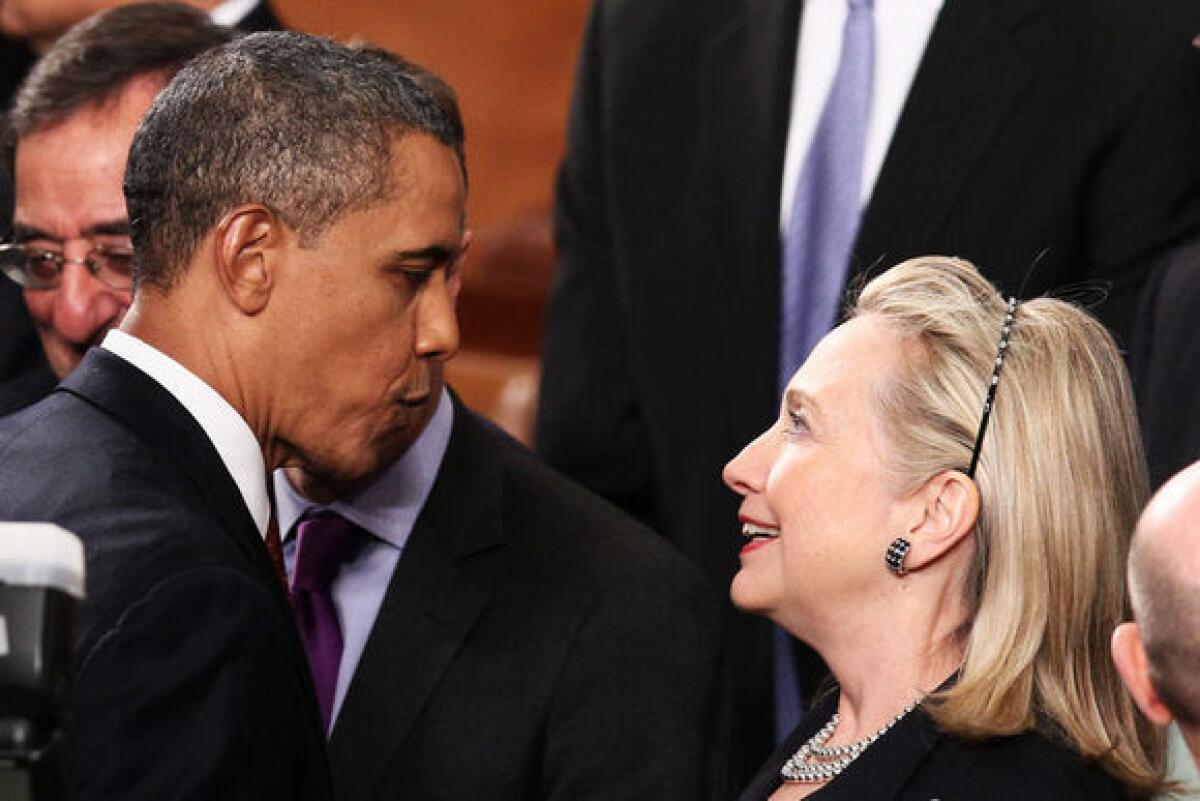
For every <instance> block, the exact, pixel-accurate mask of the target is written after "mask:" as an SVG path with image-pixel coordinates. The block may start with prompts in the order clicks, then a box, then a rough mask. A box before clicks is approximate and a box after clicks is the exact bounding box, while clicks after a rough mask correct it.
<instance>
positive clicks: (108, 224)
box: [83, 219, 129, 236]
mask: <svg viewBox="0 0 1200 801" xmlns="http://www.w3.org/2000/svg"><path fill="white" fill-rule="evenodd" d="M83 235H84V236H129V220H127V219H121V220H108V221H105V222H98V223H96V224H95V225H89V226H88V227H87V228H85V229H84V230H83Z"/></svg>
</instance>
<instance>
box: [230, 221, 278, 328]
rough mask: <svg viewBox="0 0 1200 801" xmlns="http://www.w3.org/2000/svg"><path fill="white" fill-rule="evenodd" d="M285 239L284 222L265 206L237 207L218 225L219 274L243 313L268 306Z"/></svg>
mask: <svg viewBox="0 0 1200 801" xmlns="http://www.w3.org/2000/svg"><path fill="white" fill-rule="evenodd" d="M285 239H286V237H284V235H283V224H282V222H281V221H280V220H279V218H278V217H277V216H275V213H274V212H272V211H271V210H270V209H268V208H267V207H266V206H260V205H256V204H251V205H245V206H238V207H237V208H236V209H233V210H232V211H230V212H229V213H227V214H226V215H225V216H224V217H222V218H221V221H220V222H219V223H218V224H217V227H216V235H215V241H214V243H213V246H214V251H215V257H216V258H215V261H216V268H217V273H218V277H219V279H220V282H221V286H222V287H223V288H224V290H225V293H226V294H227V295H228V296H229V298H230V300H232V301H233V304H234V305H235V306H236V307H237V308H239V309H240V310H241V311H242V313H243V314H246V315H251V316H252V315H255V314H258V313H259V312H261V311H262V310H263V309H265V308H266V306H267V301H268V300H269V299H270V297H271V290H272V289H273V288H274V286H275V281H276V279H277V276H276V270H277V268H278V265H279V260H280V257H281V252H282V245H283V243H284V241H285Z"/></svg>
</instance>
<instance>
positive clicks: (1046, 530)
mask: <svg viewBox="0 0 1200 801" xmlns="http://www.w3.org/2000/svg"><path fill="white" fill-rule="evenodd" d="M1005 311H1006V303H1005V302H1004V300H1003V299H1002V298H1001V296H1000V294H999V293H998V292H997V291H996V289H995V288H994V287H993V286H992V285H991V284H990V283H988V282H987V281H986V280H985V279H984V278H983V277H982V276H980V274H979V272H978V271H977V270H976V269H975V268H974V266H972V265H971V264H970V263H969V262H966V261H963V260H961V259H952V258H944V257H923V258H918V259H912V260H910V261H906V262H904V263H902V264H900V265H898V266H896V267H894V268H893V269H891V270H889V271H888V272H886V273H884V274H882V275H880V276H879V277H877V278H875V279H874V280H873V281H871V282H870V283H869V284H868V285H867V286H866V287H865V288H864V289H863V290H862V292H861V293H860V295H859V297H858V299H857V302H856V303H855V305H854V307H853V309H852V311H851V314H852V316H862V315H872V316H875V317H878V318H881V319H882V320H884V321H886V323H887V324H889V325H891V326H893V328H894V329H895V330H896V331H898V332H899V333H900V335H901V336H902V337H904V339H905V340H906V344H907V345H909V347H908V348H907V349H906V351H907V353H908V354H909V358H908V359H907V363H906V364H905V365H904V366H903V367H902V368H901V369H900V370H899V372H898V373H897V374H895V375H892V376H890V377H887V378H885V379H883V380H882V382H881V384H880V387H879V393H878V400H879V403H880V406H881V408H882V416H881V417H882V430H883V431H884V432H885V436H886V437H887V438H888V440H889V442H890V444H891V445H892V446H893V447H891V448H890V449H889V451H890V452H891V453H892V454H893V455H892V456H890V457H889V463H888V464H887V465H886V466H885V469H886V470H887V472H888V474H889V475H890V476H891V478H892V479H893V481H894V483H895V484H896V486H898V487H901V488H907V489H913V490H915V489H916V488H918V487H920V486H921V485H923V484H924V483H925V482H926V481H928V480H929V479H930V478H932V477H934V476H935V475H937V474H939V473H941V472H943V471H945V470H955V469H957V470H965V469H966V467H967V465H968V464H969V463H970V460H971V454H972V447H973V445H974V443H975V437H976V433H977V431H978V428H979V424H980V418H981V415H982V411H983V402H984V395H985V393H986V389H987V386H988V382H989V380H990V377H991V374H992V369H993V365H994V361H995V359H996V356H997V347H998V345H999V339H1000V330H1001V325H1002V321H1003V318H1004V315H1005ZM974 478H975V483H976V485H977V486H978V488H979V495H980V512H979V517H978V520H977V521H976V525H975V531H974V534H973V541H974V545H975V562H974V565H973V567H972V569H971V572H970V575H968V576H967V577H966V578H965V581H964V592H965V594H966V604H967V608H968V610H969V618H968V620H967V621H966V622H965V624H964V626H963V629H962V631H961V636H962V638H963V645H964V647H965V657H964V661H963V664H962V668H961V671H960V674H959V678H958V681H957V683H956V684H955V685H954V686H953V687H952V688H950V689H949V690H946V691H945V692H943V693H940V694H938V695H937V696H936V697H933V698H930V699H929V701H927V709H928V711H929V712H930V714H931V715H932V716H933V717H934V719H935V720H936V721H937V723H938V724H939V726H941V727H942V728H943V729H944V730H946V731H948V732H950V733H953V734H956V735H960V736H963V737H968V738H984V737H989V736H995V735H1011V734H1017V733H1020V732H1024V731H1029V730H1038V731H1040V732H1042V733H1043V734H1046V735H1048V736H1051V737H1053V738H1055V739H1057V740H1059V741H1060V742H1065V743H1066V744H1068V745H1070V746H1072V747H1073V748H1074V749H1075V750H1076V751H1077V752H1078V753H1080V754H1081V755H1083V756H1084V757H1085V758H1088V759H1093V760H1096V761H1097V762H1098V763H1099V764H1100V765H1101V766H1102V767H1103V768H1104V769H1105V770H1106V771H1107V772H1108V773H1109V774H1110V775H1112V776H1113V777H1115V778H1116V779H1117V780H1119V781H1120V782H1121V783H1122V784H1123V785H1124V786H1125V787H1126V789H1127V791H1128V792H1129V794H1130V795H1131V796H1133V797H1141V796H1149V795H1151V794H1153V793H1155V792H1157V791H1158V790H1159V789H1161V788H1162V787H1163V786H1164V785H1163V784H1162V779H1161V777H1162V760H1163V746H1162V741H1161V736H1160V735H1159V734H1158V733H1157V732H1156V731H1155V730H1154V729H1153V728H1152V727H1151V726H1150V725H1149V724H1148V723H1147V722H1146V721H1144V720H1143V719H1142V718H1141V717H1140V716H1139V715H1137V713H1136V712H1135V709H1134V707H1133V704H1132V703H1131V701H1130V700H1129V698H1128V696H1127V695H1126V693H1125V692H1124V688H1123V687H1122V685H1121V681H1120V679H1119V677H1118V675H1117V673H1116V669H1115V668H1114V666H1113V664H1112V662H1111V660H1110V658H1109V638H1110V636H1111V634H1112V630H1113V627H1114V626H1116V625H1117V624H1118V623H1119V622H1120V621H1122V620H1124V619H1127V618H1128V603H1129V602H1128V596H1127V592H1126V587H1125V570H1124V567H1125V558H1126V554H1127V552H1128V548H1129V538H1130V535H1131V532H1132V531H1133V528H1134V525H1135V523H1136V522H1137V518H1138V514H1139V511H1140V510H1141V508H1142V505H1143V504H1144V502H1145V500H1146V497H1147V495H1148V492H1149V488H1148V480H1147V476H1146V465H1145V458H1144V456H1143V453H1142V447H1141V441H1140V438H1139V435H1138V431H1137V418H1136V414H1135V407H1134V401H1133V393H1132V390H1131V388H1130V385H1129V378H1128V375H1127V373H1126V370H1125V366H1124V364H1123V362H1122V360H1121V356H1120V354H1119V353H1118V351H1117V348H1116V345H1115V344H1114V342H1113V340H1112V338H1111V336H1109V334H1108V332H1107V331H1106V330H1105V329H1104V327H1103V326H1102V325H1101V324H1100V323H1098V322H1097V321H1096V320H1094V319H1093V318H1092V317H1091V316H1089V315H1088V314H1087V313H1086V312H1084V311H1082V310H1080V309H1078V308H1076V307H1075V306H1072V305H1071V304H1069V303H1066V302H1064V301H1060V300H1054V299H1050V298H1039V299H1036V300H1029V301H1026V302H1024V303H1021V304H1020V305H1019V306H1018V307H1017V311H1016V316H1015V320H1014V322H1013V326H1012V334H1011V338H1010V341H1009V347H1008V352H1007V356H1006V357H1005V360H1004V366H1003V371H1002V373H1001V378H1000V383H999V386H998V390H997V393H996V398H995V403H994V406H993V408H992V412H991V422H990V424H989V427H988V430H987V433H986V435H985V437H984V439H983V442H982V449H981V453H980V458H979V464H978V467H977V468H976V473H975V477H974Z"/></svg>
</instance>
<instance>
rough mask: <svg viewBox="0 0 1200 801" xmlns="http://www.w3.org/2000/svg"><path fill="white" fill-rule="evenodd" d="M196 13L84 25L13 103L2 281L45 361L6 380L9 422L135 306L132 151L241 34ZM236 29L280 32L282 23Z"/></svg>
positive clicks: (2, 391) (144, 12) (141, 15)
mask: <svg viewBox="0 0 1200 801" xmlns="http://www.w3.org/2000/svg"><path fill="white" fill-rule="evenodd" d="M193 5H196V6H197V7H196V8H180V7H172V6H173V4H172V6H166V7H165V8H164V6H165V4H158V3H150V4H143V7H142V8H140V9H138V8H132V7H129V8H125V9H121V10H120V11H119V13H117V14H116V15H115V17H114V16H111V15H110V16H109V18H108V21H107V22H105V23H103V26H102V27H101V29H100V31H99V34H97V33H96V32H95V31H94V29H95V28H96V26H97V24H99V22H98V21H99V19H100V17H92V18H91V19H90V20H87V21H84V22H82V23H80V24H79V25H77V26H76V27H75V28H73V29H72V31H71V32H70V33H68V34H67V35H65V36H64V37H63V38H62V39H59V40H58V42H57V43H56V44H54V45H53V46H52V47H51V48H50V49H49V50H48V51H47V52H46V54H45V55H44V56H43V57H42V59H41V60H40V61H39V62H38V63H37V65H36V66H35V67H34V69H33V70H32V71H31V73H30V75H29V76H28V78H27V79H26V80H25V82H24V83H23V84H22V86H21V88H20V90H19V91H18V93H17V95H16V98H15V100H14V102H13V107H12V110H11V111H10V112H9V115H8V124H7V130H6V133H5V139H4V151H3V152H4V158H5V160H6V163H7V166H8V168H9V169H10V170H11V171H12V174H13V177H14V182H15V185H16V186H15V198H14V201H15V203H14V207H15V208H14V213H13V220H12V223H13V230H12V238H11V241H8V242H5V243H4V244H3V245H0V271H2V272H3V273H4V274H5V275H7V276H8V277H9V278H11V279H12V280H13V281H15V282H16V283H17V284H18V285H20V286H21V288H22V295H23V299H24V302H25V307H26V309H27V310H28V311H29V315H30V317H31V318H32V320H33V323H34V326H35V328H36V330H37V335H38V339H39V341H40V343H41V347H42V351H43V352H44V354H45V362H44V363H39V364H34V365H33V366H32V368H31V369H28V370H25V371H24V372H20V373H19V374H17V375H15V376H13V377H11V378H9V379H8V380H7V381H0V415H5V414H9V413H12V412H15V411H17V410H19V409H22V408H24V407H25V406H28V405H30V404H32V403H35V402H36V401H38V400H41V398H43V397H45V396H46V394H48V393H49V392H50V390H51V389H52V388H53V387H54V385H55V384H56V383H58V381H59V380H61V379H63V378H65V377H66V376H67V374H68V373H70V372H71V371H72V370H74V369H75V367H76V365H78V364H79V362H80V360H81V359H82V358H83V354H84V353H85V352H86V351H87V349H88V348H89V347H91V346H93V345H98V344H99V343H100V340H101V339H103V338H104V335H105V334H106V333H107V332H108V331H109V330H110V329H112V328H114V327H116V325H117V324H118V323H119V322H120V321H121V317H122V316H123V315H124V313H125V310H126V309H127V308H128V307H129V303H130V294H131V279H130V275H131V270H130V268H131V259H132V250H131V248H130V244H129V220H128V217H127V215H126V213H125V198H124V196H123V195H122V193H121V182H122V178H123V176H124V172H125V157H126V154H127V152H128V150H129V143H130V141H131V140H132V139H133V133H134V131H135V130H136V129H137V126H138V123H139V122H140V121H141V119H142V117H143V116H144V115H145V113H146V109H148V108H149V107H150V103H151V102H152V101H153V100H154V98H155V96H156V95H157V94H158V92H159V90H160V89H162V87H163V86H165V85H166V83H167V81H168V80H170V78H171V76H172V75H174V74H175V72H176V71H178V69H179V68H180V67H181V66H183V64H185V63H186V62H187V61H189V60H190V59H191V58H192V57H194V56H195V55H197V54H199V53H201V52H203V51H204V50H207V49H208V48H210V47H213V46H214V45H217V44H221V43H223V42H226V41H228V40H229V39H231V38H232V37H233V35H234V34H233V32H232V29H230V28H228V27H226V25H227V24H230V23H233V22H235V21H236V20H235V19H234V18H232V17H228V15H226V16H225V17H218V16H217V15H216V14H215V12H214V14H213V15H212V16H210V15H209V14H207V13H205V11H204V10H202V9H201V8H200V7H199V6H208V5H213V4H193ZM263 8H264V9H265V6H264V7H263ZM239 24H243V25H245V24H250V25H251V27H278V21H277V20H275V19H274V18H273V17H270V18H269V19H265V20H259V19H257V17H256V18H254V19H247V20H243V21H242V22H241V23H239ZM101 40H102V41H101ZM3 227H6V226H0V228H3ZM0 280H3V279H0ZM0 330H4V329H0Z"/></svg>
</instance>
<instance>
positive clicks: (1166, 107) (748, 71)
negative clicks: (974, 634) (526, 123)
mask: <svg viewBox="0 0 1200 801" xmlns="http://www.w3.org/2000/svg"><path fill="white" fill-rule="evenodd" d="M799 18H800V3H799V2H798V0H637V2H622V1H621V0H596V2H595V5H594V8H593V12H592V16H591V19H590V22H589V24H588V28H587V32H586V35H585V39H584V43H583V49H582V53H581V60H580V65H579V73H578V79H577V83H576V88H575V94H574V100H573V105H572V110H571V118H570V131H569V137H568V144H567V153H566V158H565V161H564V163H563V167H562V171H561V173H560V177H559V185H558V194H557V206H556V226H557V239H558V246H559V253H560V262H559V269H558V272H557V274H556V276H555V279H554V281H555V283H554V288H553V293H552V298H551V303H550V308H549V312H548V317H547V322H546V336H545V346H544V353H543V357H544V362H543V372H542V390H541V400H540V413H539V419H538V427H537V440H538V449H539V451H540V452H541V453H542V454H543V455H544V456H545V457H546V458H547V460H548V461H549V462H550V463H551V464H552V465H554V466H555V467H557V468H559V469H561V470H562V471H563V472H565V473H566V474H567V475H568V476H570V477H572V478H575V479H576V480H578V481H580V482H581V483H583V484H584V485H585V486H587V487H589V488H591V489H593V490H595V491H597V492H599V493H600V494H601V495H603V496H605V497H607V498H609V499H611V500H613V501H615V502H616V503H617V504H618V505H619V506H622V507H623V508H625V509H627V510H630V511H632V512H634V513H635V514H637V515H638V516H639V517H641V518H642V519H643V520H645V521H646V522H648V523H650V525H651V526H652V527H653V528H655V529H657V530H658V531H659V532H661V533H662V534H664V535H665V536H666V537H668V538H669V539H670V540H672V541H673V542H674V543H676V544H677V545H679V547H680V548H681V549H682V550H683V551H684V552H685V553H686V554H687V555H688V556H690V557H691V558H692V559H694V560H695V561H696V562H697V563H698V564H700V565H701V566H702V567H703V568H704V569H705V571H706V572H707V574H708V575H709V576H710V578H711V579H712V580H713V581H714V582H716V583H717V584H718V585H720V586H726V585H727V582H728V580H729V578H730V577H731V576H732V575H733V573H734V572H735V570H736V568H737V559H736V554H737V548H738V542H737V541H738V537H737V529H738V525H737V522H736V520H735V511H736V507H737V500H736V497H735V496H734V494H733V493H732V492H730V491H729V490H728V489H726V488H725V487H724V486H723V485H722V483H721V476H720V472H721V467H722V465H723V464H724V463H725V462H726V461H728V460H729V459H730V458H732V457H733V456H734V455H735V454H737V453H738V451H739V450H740V449H741V448H742V447H744V446H745V445H746V444H747V443H748V442H750V441H751V440H752V439H753V438H754V437H755V436H757V435H758V434H759V433H760V432H761V431H762V430H763V429H765V428H766V427H767V426H768V425H770V423H771V421H772V420H774V419H775V418H776V416H777V414H778V404H779V396H778V389H777V380H778V379H777V375H776V373H777V362H778V337H779V324H778V310H779V307H780V299H779V270H780V268H779V263H780V254H779V251H780V245H779V197H780V187H781V180H782V172H783V167H782V165H783V159H784V151H785V147H786V140H787V127H788V117H789V113H790V97H791V86H792V77H793V76H792V70H793V66H794V63H795V53H796V35H797V30H798V25H799ZM1197 32H1200V6H1198V5H1197V4H1195V3H1194V2H1192V0H1147V1H1146V2H1130V1H1129V0H1005V1H1004V2H996V0H947V2H946V4H945V6H944V7H943V9H942V11H941V13H940V15H939V17H938V19H937V22H936V25H935V27H934V29H933V32H932V35H931V37H930V40H929V44H928V47H927V49H926V52H925V54H924V58H923V60H922V62H921V65H920V68H919V69H918V72H917V74H916V76H915V80H914V83H913V86H912V89H911V92H910V95H909V98H908V101H907V103H906V105H905V108H904V110H903V113H902V114H901V116H900V119H899V122H898V125H897V128H896V131H895V134H894V136H893V138H892V142H891V147H890V150H889V151H888V154H887V157H886V159H885V161H884V164H883V168H882V171H881V173H880V175H879V178H878V182H877V184H876V187H875V190H874V193H873V195H872V197H871V199H870V203H869V205H868V206H867V209H866V212H865V216H864V218H863V223H862V229H861V231H860V233H859V236H858V241H857V245H856V249H855V254H854V265H853V269H852V271H851V272H852V279H851V280H854V278H856V277H857V276H860V275H863V274H865V273H867V272H870V271H871V270H874V269H878V268H881V267H883V266H889V265H892V264H894V263H896V262H897V261H899V260H901V259H904V258H907V257H910V256H915V255H920V254H927V253H943V254H949V255H960V256H963V257H967V258H969V259H972V260H973V261H975V262H976V263H977V264H979V265H980V267H981V269H982V270H983V271H984V273H985V274H986V275H988V276H989V277H991V278H992V279H993V280H995V281H996V282H998V283H999V284H1000V286H1001V287H1002V288H1003V289H1004V290H1005V291H1008V292H1016V291H1017V290H1018V288H1023V291H1024V293H1025V294H1032V293H1037V292H1041V291H1043V290H1046V289H1051V288H1053V289H1056V290H1060V291H1061V290H1064V289H1065V288H1067V287H1070V286H1072V285H1076V286H1077V285H1078V283H1079V282H1081V281H1093V282H1097V281H1098V282H1108V283H1111V285H1112V292H1111V297H1110V299H1109V300H1108V302H1106V303H1105V304H1103V305H1102V306H1101V307H1100V309H1099V311H1100V314H1101V316H1102V317H1103V318H1104V319H1105V320H1106V322H1108V323H1109V324H1110V325H1111V326H1112V327H1113V328H1114V329H1115V330H1116V331H1117V332H1119V333H1122V334H1124V332H1126V331H1127V330H1128V328H1129V325H1130V322H1131V319H1132V317H1133V310H1134V306H1135V300H1136V294H1137V288H1138V287H1139V286H1140V284H1141V282H1142V279H1143V277H1144V275H1145V274H1146V271H1147V268H1148V265H1149V264H1151V263H1152V262H1154V261H1155V260H1156V259H1157V258H1158V257H1159V256H1160V255H1161V254H1162V253H1163V252H1164V251H1165V250H1166V249H1167V248H1169V247H1171V246H1172V245H1173V244H1174V243H1176V242H1178V241H1181V240H1182V239H1184V238H1186V237H1187V236H1188V235H1189V234H1191V233H1194V232H1196V231H1198V230H1200V147H1197V146H1196V138H1197V133H1198V132H1200V103H1198V102H1196V98H1198V97H1200V51H1198V50H1197V49H1196V48H1195V47H1193V46H1192V39H1193V37H1194V36H1195V35H1196V34H1197ZM1043 252H1045V256H1044V258H1042V259H1041V261H1040V262H1039V264H1038V266H1037V268H1036V269H1034V270H1033V271H1032V272H1030V270H1029V266H1030V264H1031V263H1032V262H1034V261H1035V259H1037V257H1038V256H1039V254H1042V253H1043ZM1096 295H1097V293H1095V292H1092V293H1090V294H1089V296H1090V297H1093V298H1094V297H1095V296H1096ZM998 331H999V321H997V336H998V335H999V334H998ZM1015 344H1016V345H1017V346H1019V342H1018V343H1015ZM766 631H767V629H766V626H765V625H764V624H762V623H760V622H758V621H755V622H754V623H747V624H746V627H745V630H744V631H743V632H742V633H743V635H744V637H745V641H744V642H742V643H741V644H740V653H742V654H744V655H745V662H744V667H745V669H746V670H747V671H748V672H747V673H746V674H744V675H743V678H742V681H740V682H739V686H740V687H741V688H742V689H743V690H744V691H746V692H748V693H749V692H753V691H754V690H755V688H759V687H761V688H764V690H763V691H762V692H761V693H759V696H758V698H757V699H749V702H750V703H758V704H760V705H761V708H762V709H763V714H764V718H765V715H766V710H767V707H768V705H769V696H768V693H767V692H766V691H765V688H766V687H768V686H769V681H768V680H767V679H768V676H769V672H768V671H769V668H768V653H769V649H768V638H767V636H766ZM761 730H762V731H763V732H764V735H765V732H766V727H765V726H763V727H761ZM739 740H740V741H742V742H751V741H752V740H754V741H756V742H759V743H761V744H762V748H761V750H759V751H758V754H757V757H756V758H755V761H754V763H753V764H758V762H759V761H761V759H762V757H763V756H764V755H765V754H766V753H767V747H766V741H765V736H761V737H758V738H755V737H754V734H753V732H750V731H746V732H742V733H741V734H740V735H739Z"/></svg>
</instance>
